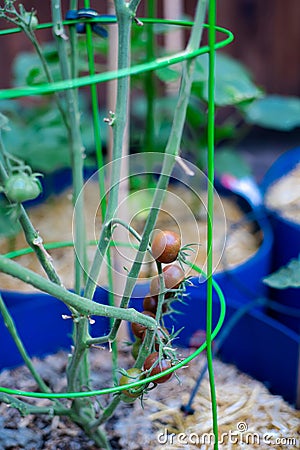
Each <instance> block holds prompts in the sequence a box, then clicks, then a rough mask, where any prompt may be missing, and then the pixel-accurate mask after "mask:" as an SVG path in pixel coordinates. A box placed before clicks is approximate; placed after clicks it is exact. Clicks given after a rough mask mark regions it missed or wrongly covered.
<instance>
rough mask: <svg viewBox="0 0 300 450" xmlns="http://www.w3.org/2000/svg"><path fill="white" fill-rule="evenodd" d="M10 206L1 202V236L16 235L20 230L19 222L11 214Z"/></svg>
mask: <svg viewBox="0 0 300 450" xmlns="http://www.w3.org/2000/svg"><path fill="white" fill-rule="evenodd" d="M9 208H10V206H7V205H5V204H4V203H3V202H0V237H7V238H9V237H14V236H16V235H17V234H18V233H19V232H20V229H21V227H20V225H19V222H18V221H16V219H15V218H14V217H13V215H10V214H9V212H10V210H9Z"/></svg>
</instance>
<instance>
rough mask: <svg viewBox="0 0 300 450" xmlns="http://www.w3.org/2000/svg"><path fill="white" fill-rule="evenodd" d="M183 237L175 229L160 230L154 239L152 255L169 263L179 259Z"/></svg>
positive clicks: (164, 262)
mask: <svg viewBox="0 0 300 450" xmlns="http://www.w3.org/2000/svg"><path fill="white" fill-rule="evenodd" d="M180 247H181V238H180V236H179V234H178V233H176V232H175V231H159V232H158V233H157V234H156V235H155V236H154V239H153V241H152V245H151V250H152V256H153V258H154V259H156V261H158V262H160V263H163V264H169V263H171V262H173V261H175V260H176V259H177V256H178V253H179V250H180Z"/></svg>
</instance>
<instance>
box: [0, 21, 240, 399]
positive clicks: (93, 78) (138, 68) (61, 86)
mask: <svg viewBox="0 0 300 450" xmlns="http://www.w3.org/2000/svg"><path fill="white" fill-rule="evenodd" d="M95 21H97V22H100V23H115V22H116V20H112V19H111V18H109V19H107V18H98V19H93V20H92V21H88V20H87V22H95ZM141 21H142V22H144V23H160V24H165V25H177V26H185V27H191V26H192V25H193V22H191V21H183V20H179V21H175V20H165V19H142V20H141ZM75 23H76V21H75V20H72V21H64V25H74V24H75ZM204 26H205V27H206V28H207V27H208V25H206V24H205V25H204ZM50 27H52V24H51V23H50V24H42V25H39V26H38V27H37V29H45V28H50ZM214 29H215V31H219V32H221V33H223V34H225V36H226V38H225V39H224V40H222V41H220V42H218V43H216V44H215V46H214V50H217V49H220V48H223V47H225V46H226V45H228V44H229V43H230V42H232V41H233V34H232V33H231V31H229V30H227V29H225V28H223V27H218V26H215V27H214ZM19 31H21V29H20V28H12V29H9V30H3V31H0V36H1V35H5V34H13V33H18V32H19ZM209 51H210V47H209V46H203V47H200V48H199V49H197V50H196V51H191V52H186V51H182V52H179V53H177V54H175V55H173V56H167V57H163V58H158V59H154V60H153V61H150V62H147V63H143V64H138V65H134V66H132V67H130V68H126V69H123V70H118V71H109V72H104V73H101V74H95V75H89V76H83V77H79V78H76V79H70V80H64V81H58V82H54V83H45V84H43V85H39V86H28V87H21V88H11V89H4V90H3V89H2V90H0V99H13V98H18V97H27V96H34V95H41V94H52V93H54V92H58V91H62V90H67V89H77V88H80V87H83V86H89V85H92V84H98V83H103V82H106V81H110V80H112V79H117V78H122V77H126V76H131V75H136V74H139V73H142V72H143V73H144V72H148V71H153V70H157V69H161V68H163V67H167V66H170V65H173V64H176V63H180V62H183V61H185V60H188V59H193V58H195V57H197V56H200V55H202V54H204V53H208V52H209ZM70 244H72V243H63V242H61V243H58V244H53V243H52V245H50V246H51V248H54V246H55V245H56V246H61V247H62V246H67V245H70ZM50 246H45V247H46V248H48V249H49V248H50ZM25 252H26V253H27V252H29V250H28V249H25V250H23V254H24V253H25ZM21 254H22V251H19V252H17V253H15V254H14V255H11V254H10V255H6V256H7V257H12V256H14V257H16V256H20V255H21ZM193 268H194V269H195V270H196V271H198V272H199V273H201V274H203V271H202V270H201V269H200V268H198V267H197V266H195V265H193ZM212 285H213V288H214V289H215V291H216V293H217V295H218V298H219V301H220V307H221V308H220V317H219V319H218V322H217V324H216V327H215V329H214V330H213V331H212V333H211V338H212V339H214V338H215V337H216V335H217V334H218V332H219V331H220V329H221V327H222V325H223V322H224V319H225V312H226V303H225V298H224V295H223V293H222V290H221V288H220V287H219V285H218V284H217V282H216V281H215V280H214V279H213V278H212ZM206 346H207V344H206V342H204V343H203V344H202V345H201V346H200V347H199V348H198V349H197V350H196V351H195V352H193V353H192V354H191V355H190V356H188V357H187V358H185V359H184V360H182V361H181V362H179V363H177V364H176V365H174V366H173V367H171V368H170V369H167V370H166V371H164V373H165V374H166V375H167V374H169V373H173V372H174V371H175V370H178V369H180V368H181V367H183V366H185V365H187V364H188V363H189V362H190V361H191V360H192V359H194V358H195V357H197V356H198V355H199V354H200V353H201V352H202V351H203V350H205V348H206ZM160 376H161V374H157V375H152V376H150V377H148V378H147V382H148V383H149V382H154V381H155V380H156V379H158V378H160ZM143 384H145V380H140V381H136V382H134V383H130V384H126V385H123V386H115V387H110V388H104V389H100V390H92V391H88V392H65V393H41V392H29V391H21V390H17V389H9V388H5V387H2V386H0V392H3V393H7V394H11V395H17V396H23V397H32V398H47V399H52V398H80V397H91V396H96V395H104V394H112V393H118V392H121V391H123V390H126V389H128V388H135V387H139V386H141V385H143Z"/></svg>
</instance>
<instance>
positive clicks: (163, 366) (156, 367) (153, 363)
mask: <svg viewBox="0 0 300 450" xmlns="http://www.w3.org/2000/svg"><path fill="white" fill-rule="evenodd" d="M151 367H152V369H151ZM171 367H172V364H171V361H169V360H168V359H165V358H162V359H161V360H159V353H158V352H153V353H151V354H150V355H149V356H148V357H147V358H146V359H145V362H144V370H150V369H151V372H150V374H149V376H152V375H156V374H158V373H162V372H164V371H165V370H167V369H170V368H171ZM171 376H172V373H168V374H167V375H163V376H162V377H160V378H158V379H157V380H155V383H159V384H160V383H165V382H166V381H168V380H169V379H170V378H171Z"/></svg>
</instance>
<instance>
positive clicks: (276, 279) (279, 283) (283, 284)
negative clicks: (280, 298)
mask: <svg viewBox="0 0 300 450" xmlns="http://www.w3.org/2000/svg"><path fill="white" fill-rule="evenodd" d="M263 282H264V283H265V284H267V285H268V286H270V287H273V288H275V289H286V288H300V255H299V257H298V259H291V261H290V262H289V263H288V264H287V265H286V266H283V267H281V268H280V269H279V270H277V271H276V272H274V273H272V274H271V275H269V276H267V277H265V278H264V279H263Z"/></svg>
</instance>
